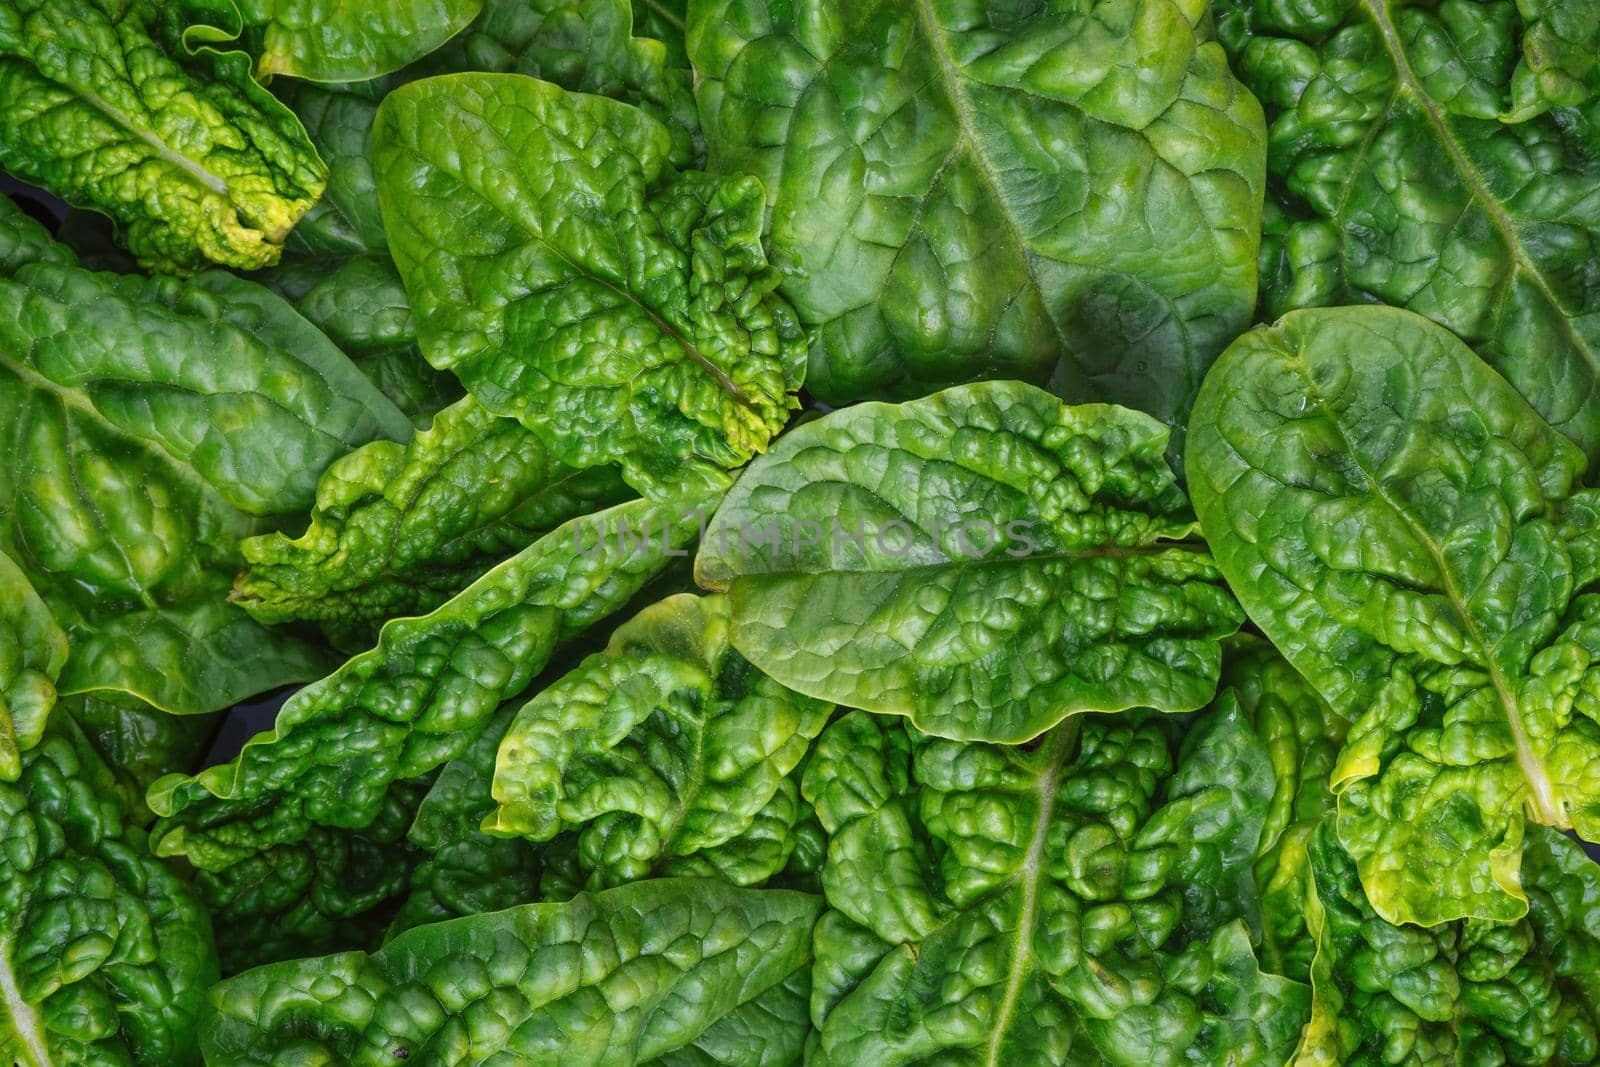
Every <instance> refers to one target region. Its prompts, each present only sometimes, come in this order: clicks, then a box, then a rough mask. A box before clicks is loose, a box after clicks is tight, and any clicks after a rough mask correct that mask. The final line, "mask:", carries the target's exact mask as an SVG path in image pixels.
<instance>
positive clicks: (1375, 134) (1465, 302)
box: [1217, 0, 1600, 459]
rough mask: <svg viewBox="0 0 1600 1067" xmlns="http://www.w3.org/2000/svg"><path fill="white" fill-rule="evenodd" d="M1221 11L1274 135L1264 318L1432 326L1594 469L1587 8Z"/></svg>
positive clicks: (1599, 300)
mask: <svg viewBox="0 0 1600 1067" xmlns="http://www.w3.org/2000/svg"><path fill="white" fill-rule="evenodd" d="M1217 6H1218V11H1219V16H1218V22H1219V32H1220V34H1221V37H1222V40H1223V43H1224V44H1225V45H1226V46H1227V47H1228V49H1229V51H1230V52H1231V54H1232V55H1233V57H1234V60H1235V65H1236V69H1237V70H1238V71H1239V74H1240V77H1241V78H1243V79H1244V81H1245V83H1246V84H1247V85H1249V86H1250V87H1251V89H1252V90H1254V91H1255V93H1256V95H1257V96H1258V97H1260V98H1261V101H1262V103H1263V104H1264V105H1265V106H1266V108H1267V114H1268V117H1269V119H1270V123H1271V125H1270V129H1271V137H1270V141H1269V148H1268V168H1269V171H1270V173H1271V175H1272V177H1273V179H1274V183H1275V185H1276V187H1277V190H1278V193H1279V194H1280V199H1281V200H1282V212H1283V217H1284V219H1283V225H1282V229H1283V233H1282V236H1281V238H1280V240H1279V242H1278V243H1277V244H1278V247H1277V249H1276V250H1275V260H1276V263H1277V267H1276V269H1275V270H1273V271H1270V272H1269V281H1270V284H1269V285H1268V286H1267V287H1266V290H1265V293H1264V304H1265V310H1266V312H1267V314H1268V315H1269V316H1277V315H1281V314H1283V313H1284V312H1286V311H1289V310H1291V309H1294V308H1305V307H1316V306H1324V305H1333V304H1355V303H1362V302H1368V301H1377V302H1380V303H1385V304H1390V305H1394V306H1396V307H1404V308H1409V309H1410V310H1412V311H1416V312H1418V313H1420V314H1423V315H1426V316H1427V317H1428V318H1430V319H1433V320H1434V321H1435V322H1438V323H1439V324H1441V325H1443V326H1445V327H1447V328H1448V329H1450V330H1451V331H1453V332H1454V333H1455V334H1457V335H1458V336H1459V337H1461V339H1462V340H1464V341H1466V342H1467V343H1468V344H1470V345H1472V347H1473V348H1474V349H1475V350H1476V351H1477V352H1478V354H1479V355H1481V356H1482V357H1483V358H1484V359H1486V360H1488V362H1489V363H1490V364H1492V365H1493V366H1494V368H1495V369H1496V370H1497V371H1499V372H1500V373H1501V374H1502V375H1504V376H1505V378H1506V379H1507V380H1508V381H1510V382H1511V384H1512V385H1514V386H1516V388H1517V390H1518V391H1519V392H1521V393H1522V395H1523V396H1524V397H1526V398H1527V399H1528V402H1529V403H1531V404H1532V405H1533V406H1534V407H1535V408H1536V409H1538V411H1539V413H1540V414H1541V415H1543V416H1544V418H1545V420H1546V421H1547V422H1549V423H1550V424H1551V425H1552V426H1554V427H1555V428H1556V429H1558V430H1560V431H1561V432H1562V433H1564V434H1566V435H1567V436H1568V437H1570V438H1572V440H1573V441H1575V442H1577V444H1578V445H1579V447H1581V448H1582V449H1583V450H1584V451H1585V452H1587V453H1588V454H1589V456H1590V458H1591V459H1593V458H1597V457H1600V278H1597V276H1596V275H1595V272H1594V271H1593V269H1592V264H1593V261H1594V258H1595V248H1596V245H1597V243H1600V201H1597V200H1596V198H1595V197H1594V195H1593V190H1594V187H1595V184H1596V182H1600V154H1597V153H1596V151H1595V145H1596V144H1597V143H1600V142H1597V136H1600V135H1597V132H1596V131H1597V129H1600V127H1597V126H1596V121H1597V119H1600V114H1597V113H1596V112H1595V111H1594V110H1593V107H1592V105H1591V106H1590V108H1589V109H1588V110H1587V111H1579V110H1573V109H1572V108H1573V105H1577V104H1580V103H1583V102H1584V101H1585V98H1586V96H1588V97H1592V96H1593V95H1594V90H1595V88H1596V86H1600V81H1596V80H1595V71H1594V64H1595V62H1596V59H1597V57H1600V29H1597V28H1596V27H1597V24H1596V22H1595V19H1594V9H1593V5H1592V4H1588V3H1583V2H1581V0H1580V2H1577V3H1574V2H1572V0H1522V2H1521V3H1519V4H1517V5H1516V6H1515V7H1514V6H1513V5H1512V4H1511V3H1509V2H1504V0H1499V2H1486V3H1463V2H1461V0H1447V2H1445V3H1438V4H1432V3H1430V4H1402V3H1397V2H1394V0H1348V2H1342V3H1337V4H1295V3H1286V2H1282V0H1219V3H1218V5H1217ZM1584 81H1587V87H1583V85H1582V83H1583V82H1584ZM1552 105H1556V109H1555V110H1553V111H1549V112H1547V113H1546V110H1545V109H1546V108H1548V107H1551V106H1552ZM1507 119H1516V120H1521V121H1506V120H1507ZM1272 274H1275V275H1276V277H1271V275H1272Z"/></svg>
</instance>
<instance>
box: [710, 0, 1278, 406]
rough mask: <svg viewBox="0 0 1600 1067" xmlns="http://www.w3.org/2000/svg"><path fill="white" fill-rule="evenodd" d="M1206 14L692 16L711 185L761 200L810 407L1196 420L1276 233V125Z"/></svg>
mask: <svg viewBox="0 0 1600 1067" xmlns="http://www.w3.org/2000/svg"><path fill="white" fill-rule="evenodd" d="M1205 8H1206V5H1205V3H1204V2H1194V3H1185V4H1176V3H1172V2H1170V0H1111V2H1101V3H1095V4H1092V5H1084V4H987V5H985V4H973V3H966V2H960V0H887V2H879V3H867V4H860V3H847V2H844V0H810V2H804V3H784V4H773V3H768V2H767V0H718V2H714V3H704V4H696V5H694V6H693V7H692V9H691V10H690V11H689V29H688V45H689V55H690V58H691V59H692V60H693V61H694V67H695V71H696V75H697V83H696V89H695V91H696V95H697V97H698V99H699V101H700V112H701V117H702V120H703V122H704V124H705V134H706V141H707V144H708V146H709V151H710V158H711V162H712V165H713V167H715V168H717V169H720V170H726V171H734V172H741V173H751V174H754V175H756V176H757V177H758V178H760V179H761V180H762V181H763V182H764V183H765V184H766V187H767V193H768V196H769V198H770V201H771V206H772V245H773V250H774V256H775V259H776V261H777V262H778V263H779V265H780V266H782V267H783V268H784V270H785V272H786V279H785V282H784V286H783V290H782V291H783V293H784V295H785V296H787V297H788V298H789V299H790V300H791V301H793V302H794V305H795V308H796V309H797V311H798V312H799V314H800V318H801V321H802V322H804V323H805V324H806V325H807V326H808V327H810V328H811V331H812V335H813V341H812V348H811V357H810V364H811V367H810V374H809V377H808V383H809V387H810V389H811V391H812V392H813V393H815V394H816V395H817V396H818V397H820V398H821V399H823V400H825V401H827V402H829V403H832V404H844V403H849V402H852V401H855V400H859V399H862V398H867V397H883V396H888V397H896V398H898V397H906V396H918V395H921V394H924V393H927V392H930V391H932V390H935V389H938V388H940V387H943V386H946V385H953V384H958V383H961V382H967V381H971V380H973V379H976V378H1018V379H1023V380H1026V381H1029V382H1032V383H1034V384H1038V385H1044V384H1046V383H1048V384H1049V386H1050V388H1051V389H1052V390H1053V391H1055V392H1057V393H1059V394H1060V395H1061V396H1063V397H1065V398H1067V399H1069V400H1072V401H1075V402H1076V401H1086V400H1105V401H1111V402H1115V403H1120V404H1126V405H1129V406H1131V407H1136V408H1141V409H1143V410H1145V411H1148V412H1150V413H1152V414H1154V415H1156V416H1158V417H1160V418H1162V419H1165V420H1168V421H1173V420H1180V419H1181V418H1182V417H1183V415H1184V414H1185V413H1186V412H1187V410H1188V407H1189V403H1190V401H1191V400H1192V399H1193V397H1194V393H1195V390H1196V389H1197V388H1198V387H1199V384H1200V378H1201V376H1202V375H1203V373H1204V372H1205V368H1206V366H1207V365H1208V364H1209V363H1210V362H1211V360H1212V359H1214V358H1215V357H1216V355H1217V353H1219V352H1220V351H1221V350H1222V348H1223V347H1224V346H1225V345H1226V344H1227V343H1228V342H1229V341H1230V340H1232V339H1233V337H1234V336H1235V335H1236V334H1237V333H1238V332H1239V330H1240V329H1242V328H1243V327H1244V326H1245V325H1246V324H1247V323H1248V322H1249V321H1250V311H1251V308H1252V306H1253V304H1254V302H1255V287H1256V262H1255V259H1256V250H1257V246H1258V242H1259V237H1260V229H1261V193H1262V184H1263V170H1264V162H1265V131H1264V128H1263V122H1262V117H1261V109H1260V107H1259V106H1258V105H1257V104H1256V102H1255V100H1254V99H1253V98H1252V97H1251V96H1250V94H1249V93H1247V92H1245V91H1244V90H1243V88H1242V87H1241V86H1240V85H1239V84H1238V83H1237V82H1236V81H1234V79H1233V77H1232V75H1231V74H1229V72H1228V66H1227V61H1226V59H1225V58H1224V56H1223V53H1222V49H1221V48H1220V47H1219V46H1218V45H1217V44H1216V43H1215V42H1214V41H1212V40H1210V34H1209V20H1208V18H1207V13H1206V10H1205Z"/></svg>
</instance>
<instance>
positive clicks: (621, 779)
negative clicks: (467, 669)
mask: <svg viewBox="0 0 1600 1067" xmlns="http://www.w3.org/2000/svg"><path fill="white" fill-rule="evenodd" d="M731 625H732V612H731V609H730V606H729V604H728V601H727V599H726V598H725V597H706V598H702V597H696V596H693V595H690V594H682V595H679V596H674V597H669V598H668V599H666V600H663V601H661V602H660V603H657V604H655V605H653V606H651V607H649V608H646V609H645V610H644V611H641V612H640V613H639V614H638V615H636V616H634V617H633V618H632V619H631V620H629V621H628V622H627V623H625V624H623V625H622V626H621V627H619V628H618V629H617V631H616V633H615V634H613V635H612V638H611V642H610V644H608V645H607V646H606V649H605V651H603V652H599V653H596V654H595V655H592V656H590V657H588V658H587V659H585V660H584V661H583V663H582V664H581V665H579V666H578V667H577V668H576V669H575V670H573V671H571V672H569V673H568V674H567V675H566V676H564V677H563V678H561V679H560V680H559V681H557V682H555V683H554V684H552V685H551V686H549V687H548V688H547V689H545V690H544V691H543V692H541V693H540V694H539V695H538V696H536V697H534V698H533V699H532V700H531V701H529V702H528V703H527V704H526V705H525V706H524V707H523V708H522V710H521V711H520V712H518V714H517V718H516V720H515V721H514V722H513V723H512V725H511V728H510V730H509V731H508V732H507V733H506V735H505V739H504V740H503V741H502V742H501V745H500V751H499V756H498V759H497V760H496V763H495V770H494V799H495V800H496V802H497V803H498V805H499V807H498V810H497V811H496V812H494V813H493V814H492V815H490V816H489V818H487V819H485V820H484V824H483V828H484V829H485V830H487V831H489V832H490V833H493V834H497V835H503V836H511V835H517V836H522V837H526V838H528V839H529V840H532V841H536V842H544V841H551V840H552V839H554V838H556V837H557V836H558V835H562V834H567V835H570V836H569V840H568V841H567V842H566V843H565V844H566V847H565V848H564V849H560V851H564V852H565V853H567V854H566V855H565V856H563V860H564V862H563V863H562V864H561V865H560V866H561V867H562V868H563V869H562V870H561V871H560V872H559V875H558V877H559V878H560V879H561V881H562V882H564V883H565V882H570V884H564V885H563V886H562V888H563V889H564V890H567V891H568V893H567V895H570V892H571V891H576V890H577V889H579V888H587V889H605V888H609V887H611V886H615V885H621V884H623V883H625V882H630V881H637V880H639V879H643V878H653V877H663V876H666V877H671V876H676V875H691V874H693V875H708V876H714V877H719V878H721V879H723V880H724V881H727V882H731V883H732V884H734V885H741V886H758V885H762V884H764V883H766V881H767V880H768V879H770V878H772V877H773V876H774V875H776V874H778V873H779V872H780V871H782V870H783V868H784V867H785V865H786V864H787V863H788V862H789V858H790V855H791V854H792V853H793V851H794V849H795V846H796V844H797V839H796V834H795V830H794V827H795V826H796V824H797V823H799V822H800V821H801V817H802V813H803V809H804V804H803V803H802V801H801V799H800V790H799V782H798V780H797V778H796V777H795V776H794V775H793V772H794V771H795V769H796V768H797V767H798V766H799V765H800V761H801V759H802V758H803V757H804V756H805V754H806V752H807V750H808V749H809V748H810V746H811V740H812V739H813V738H814V737H816V736H817V734H818V733H820V732H821V730H822V727H823V726H824V725H825V724H826V723H827V721H828V717H829V715H830V714H831V713H832V711H833V707H832V705H830V704H825V703H823V702H821V701H818V700H811V699H809V698H807V697H803V696H800V695H799V694H797V693H792V692H789V691H788V690H786V689H784V688H783V687H782V686H780V685H778V684H776V683H775V682H773V681H772V680H771V679H770V678H767V677H766V676H765V675H763V674H761V673H760V672H759V671H757V670H755V669H754V668H752V667H751V666H750V664H749V663H747V662H746V661H745V660H744V658H743V657H741V656H740V655H739V654H738V653H737V652H735V651H733V648H732V645H731V644H730V643H729V638H730V636H731V634H730V627H731ZM546 881H547V882H548V881H550V879H549V878H548V877H547V879H546ZM545 895H546V897H547V898H554V897H558V896H559V895H562V894H557V893H555V892H552V891H551V890H550V888H548V887H546V889H545Z"/></svg>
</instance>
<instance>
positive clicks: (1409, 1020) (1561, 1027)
mask: <svg viewBox="0 0 1600 1067" xmlns="http://www.w3.org/2000/svg"><path fill="white" fill-rule="evenodd" d="M1310 849H1311V865H1312V868H1313V870H1314V871H1315V876H1316V878H1315V896H1314V898H1313V901H1312V903H1311V906H1310V908H1309V913H1310V916H1311V921H1312V927H1313V930H1314V933H1315V935H1316V946H1317V962H1316V966H1315V970H1314V972H1313V978H1312V982H1313V987H1314V990H1315V993H1314V996H1313V998H1312V1018H1311V1022H1310V1024H1309V1025H1308V1026H1307V1027H1306V1031H1305V1035H1304V1037H1303V1038H1302V1040H1301V1047H1300V1049H1299V1052H1298V1055H1297V1058H1296V1059H1295V1061H1294V1062H1295V1063H1297V1064H1300V1063H1303V1064H1307V1065H1310V1064H1319V1063H1350V1064H1365V1063H1381V1062H1396V1060H1395V1056H1396V1053H1400V1054H1401V1055H1403V1056H1404V1060H1403V1062H1407V1063H1419V1064H1420V1063H1552V1064H1567V1063H1574V1064H1575V1063H1592V1062H1594V1061H1595V1060H1596V1058H1597V1057H1600V1040H1597V1037H1596V1030H1597V1023H1600V982H1597V981H1596V977H1595V976H1596V975H1597V974H1600V908H1597V905H1600V867H1596V866H1595V863H1594V861H1593V860H1591V859H1590V858H1589V857H1587V856H1585V855H1584V854H1583V850H1582V849H1581V848H1580V847H1579V846H1578V845H1577V844H1576V843H1574V842H1572V841H1570V840H1568V839H1567V838H1565V837H1563V836H1561V835H1560V834H1558V833H1556V832H1555V831H1554V830H1549V829H1546V828H1545V827H1542V826H1536V827H1532V828H1530V829H1529V831H1528V838H1527V841H1526V843H1525V844H1524V846H1523V852H1522V871H1523V878H1524V884H1525V888H1526V890H1527V893H1528V902H1529V911H1528V915H1527V917H1526V918H1523V919H1521V920H1518V921H1515V922H1508V923H1500V922H1487V921H1483V920H1471V919H1469V920H1467V921H1465V922H1450V923H1445V924H1443V925H1439V926H1432V927H1419V926H1412V925H1405V926H1394V925H1391V924H1390V923H1387V922H1385V921H1384V920H1383V919H1381V918H1379V917H1378V916H1377V915H1375V914H1373V910H1372V906H1371V905H1370V904H1368V903H1367V898H1366V894H1365V893H1364V892H1363V891H1362V889H1361V883H1360V880H1359V878H1358V876H1357V873H1356V869H1355V864H1354V863H1353V862H1351V860H1350V857H1349V856H1347V855H1345V853H1344V852H1343V850H1341V849H1340V847H1339V843H1338V840H1337V838H1336V835H1335V834H1334V833H1333V832H1332V827H1331V826H1325V827H1324V828H1323V829H1322V830H1321V831H1320V832H1318V833H1317V834H1316V835H1315V836H1314V837H1313V838H1312V840H1311V843H1310Z"/></svg>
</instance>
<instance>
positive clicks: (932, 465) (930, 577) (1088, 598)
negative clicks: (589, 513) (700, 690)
mask: <svg viewBox="0 0 1600 1067" xmlns="http://www.w3.org/2000/svg"><path fill="white" fill-rule="evenodd" d="M1166 446H1167V429H1166V427H1165V426H1163V425H1162V424H1161V423H1159V422H1157V421H1156V420H1155V419H1153V418H1151V417H1150V416H1148V415H1142V414H1140V413H1138V412H1134V411H1128V410H1126V409H1123V408H1116V407H1110V406H1106V405H1092V404H1091V405H1083V406H1080V407H1069V406H1067V405H1064V404H1062V403H1061V402H1060V401H1059V400H1057V399H1056V398H1055V397H1053V396H1051V395H1050V394H1048V393H1046V392H1044V391H1043V390H1040V389H1035V388H1034V387H1032V386H1028V385H1023V384H1021V383H1019V382H982V383H977V384H974V385H969V386H959V387H957V388H954V389H948V390H945V391H944V392H942V393H938V394H935V395H934V396H931V397H926V398H924V399H922V400H916V401H910V402H907V403H904V404H898V405H889V404H860V405H857V406H855V407H850V408H845V409H843V410H841V411H836V412H834V413H832V414H831V415H827V416H825V417H823V418H821V419H818V420H816V421H815V422H811V423H807V424H805V425H803V426H799V427H796V428H795V429H794V430H793V431H792V432H790V433H787V434H785V435H784V436H783V437H782V438H780V439H779V441H778V443H777V445H776V446H775V447H774V448H773V450H772V451H771V452H770V453H768V454H767V455H766V456H764V457H762V458H761V459H760V460H758V461H757V462H756V463H754V464H752V465H751V467H750V469H749V470H748V471H746V472H745V474H744V475H743V477H741V478H740V479H739V481H738V483H737V484H736V485H735V486H734V488H733V491H732V492H731V493H729V495H728V497H727V500H726V501H725V502H724V504H723V506H722V507H721V508H720V509H718V511H717V514H716V516H715V518H714V519H713V521H712V524H711V526H710V527H709V528H708V530H707V535H706V537H705V539H704V541H703V542H702V546H701V549H700V555H699V557H698V559H697V560H696V564H695V566H696V573H697V576H698V578H699V579H700V581H701V583H702V584H703V585H706V586H707V587H708V588H713V589H719V590H721V589H725V590H727V591H728V592H729V594H730V595H731V597H732V599H733V612H734V623H733V642H734V645H735V647H737V648H738V649H739V651H740V652H742V653H743V654H744V655H745V656H746V657H748V658H749V660H750V662H752V663H754V664H755V665H756V666H757V667H758V668H760V669H761V670H763V671H765V672H766V673H768V674H770V675H771V676H772V677H773V678H775V679H777V680H778V681H779V682H782V683H783V684H784V685H786V686H788V687H790V688H792V689H795V690H797V691H799V692H801V693H806V694H808V695H810V696H815V697H818V698H821V699H823V700H828V701H831V702H834V703H838V704H844V705H847V706H850V707H856V708H865V709H867V710H869V711H880V712H891V713H894V714H899V715H909V716H910V717H911V719H912V721H913V722H914V723H915V724H916V725H917V727H918V728H919V729H921V730H925V731H927V732H929V733H935V734H939V735H941V736H945V737H954V738H961V739H975V740H992V741H1003V742H1012V743H1014V742H1021V741H1027V740H1029V739H1030V738H1033V737H1036V736H1038V735H1039V734H1040V733H1042V732H1043V731H1045V730H1047V729H1049V728H1050V727H1052V726H1054V725H1055V724H1056V723H1058V722H1060V721H1061V720H1062V719H1063V718H1065V717H1067V716H1069V715H1073V714H1076V713H1079V712H1086V711H1122V710H1124V709H1127V708H1132V707H1140V706H1149V707H1156V708H1160V709H1162V710H1164V711H1192V710H1194V709H1195V708H1198V707H1201V706H1202V705H1204V704H1205V703H1206V702H1207V701H1209V700H1210V699H1211V696H1212V694H1213V693H1214V692H1215V690H1216V685H1217V673H1218V671H1219V669H1220V667H1221V660H1222V652H1221V646H1220V643H1219V642H1220V640H1221V639H1222V638H1223V637H1226V636H1227V635H1228V634H1231V633H1233V632H1234V631H1235V630H1236V629H1237V628H1238V626H1239V622H1240V617H1241V616H1240V612H1239V609H1238V606H1237V605H1236V604H1235V603H1234V602H1233V598H1232V597H1231V596H1229V595H1228V592H1227V590H1225V589H1224V588H1223V587H1222V584H1221V581H1220V575H1219V574H1218V572H1217V569H1216V566H1215V565H1214V564H1213V563H1212V560H1211V556H1210V555H1209V553H1207V552H1206V550H1205V549H1204V547H1203V546H1201V545H1200V544H1199V543H1198V542H1196V541H1195V540H1193V539H1192V538H1191V535H1192V534H1193V532H1194V529H1195V521H1194V518H1193V516H1192V515H1191V514H1190V512H1189V505H1188V501H1187V500H1186V499H1185V498H1184V495H1183V491H1182V490H1180V489H1179V488H1178V486H1177V485H1176V483H1175V481H1174V478H1173V474H1172V469H1171V468H1170V467H1169V466H1168V465H1167V461H1166V459H1165V457H1164V454H1163V453H1164V451H1165V449H1166Z"/></svg>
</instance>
